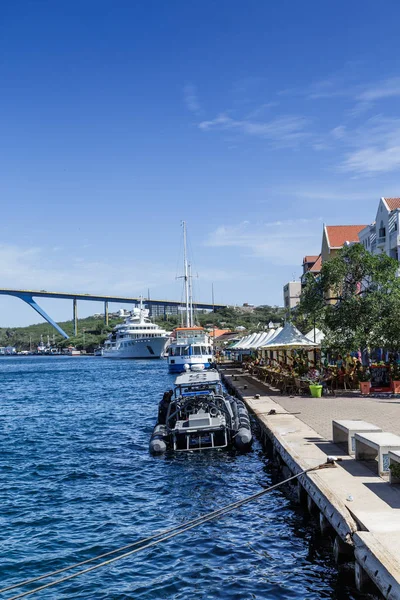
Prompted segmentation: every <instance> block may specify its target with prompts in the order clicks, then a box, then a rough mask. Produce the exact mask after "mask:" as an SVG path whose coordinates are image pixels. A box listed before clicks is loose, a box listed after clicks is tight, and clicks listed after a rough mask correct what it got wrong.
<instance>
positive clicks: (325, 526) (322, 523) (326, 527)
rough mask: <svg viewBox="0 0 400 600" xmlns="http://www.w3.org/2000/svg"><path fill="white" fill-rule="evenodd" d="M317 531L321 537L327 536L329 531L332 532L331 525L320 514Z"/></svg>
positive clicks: (322, 514)
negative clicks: (318, 530)
mask: <svg viewBox="0 0 400 600" xmlns="http://www.w3.org/2000/svg"><path fill="white" fill-rule="evenodd" d="M319 529H320V531H321V534H322V535H325V534H328V533H329V532H330V531H332V525H331V524H330V523H329V521H328V519H327V518H326V516H325V515H324V513H322V512H320V513H319Z"/></svg>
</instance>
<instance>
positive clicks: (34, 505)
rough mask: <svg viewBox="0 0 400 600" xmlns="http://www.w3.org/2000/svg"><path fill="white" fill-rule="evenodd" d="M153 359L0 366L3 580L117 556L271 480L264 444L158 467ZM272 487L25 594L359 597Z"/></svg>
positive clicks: (158, 370) (158, 367)
mask: <svg viewBox="0 0 400 600" xmlns="http://www.w3.org/2000/svg"><path fill="white" fill-rule="evenodd" d="M166 370H167V369H166V364H165V363H164V362H163V361H156V362H151V361H150V362H146V361H140V362H134V361H115V362H114V361H107V360H104V359H101V358H77V357H52V358H46V357H41V358H40V357H21V358H3V359H1V360H0V389H1V402H0V435H1V454H0V507H1V511H0V548H1V558H0V582H1V586H0V587H3V586H5V585H10V584H12V583H15V582H17V581H20V580H21V579H25V578H28V577H34V576H37V575H40V574H42V573H46V572H48V571H51V570H53V569H56V568H61V567H63V566H67V565H69V564H72V563H74V562H78V561H79V560H84V559H85V558H89V557H92V556H94V555H96V554H100V553H103V552H106V551H109V550H111V549H114V548H117V547H119V546H123V545H125V544H128V543H130V542H132V541H135V540H136V539H137V538H140V537H144V536H147V535H148V534H149V532H152V531H154V530H156V529H159V528H164V527H166V526H170V525H174V524H176V523H178V522H181V521H183V520H188V519H191V518H194V517H196V516H198V515H199V514H200V513H205V512H208V511H210V510H212V509H214V508H217V507H219V506H221V505H222V504H226V503H229V502H232V501H234V500H236V499H239V498H241V497H243V496H246V495H249V494H252V493H254V492H256V491H258V490H259V489H260V487H261V486H268V485H269V484H270V483H271V482H272V479H271V471H270V468H269V463H268V456H267V455H266V454H265V453H264V452H263V450H262V448H261V446H260V444H259V443H258V442H256V443H255V446H254V450H253V451H252V452H251V453H249V454H246V455H240V454H236V453H234V452H228V453H223V452H219V453H216V454H210V453H204V454H191V455H184V454H181V455H178V456H172V457H171V456H168V457H166V456H165V457H161V458H154V457H151V456H150V455H149V454H148V442H149V437H150V433H151V431H152V428H153V426H154V423H155V418H156V413H157V402H158V401H159V399H160V398H161V394H162V392H163V391H164V390H165V389H167V388H168V387H170V386H171V383H172V381H173V379H172V376H170V375H168V374H167V372H166ZM313 531H314V530H313V528H312V527H311V524H310V523H309V522H307V520H306V519H305V517H304V514H303V513H302V511H301V510H300V509H299V508H297V507H296V506H294V505H293V504H291V503H290V501H289V500H288V499H287V498H286V497H285V496H284V495H283V493H282V492H281V491H274V492H273V493H271V494H270V495H267V496H265V497H264V498H263V500H261V501H259V502H258V503H254V504H250V505H248V506H246V507H245V508H243V509H241V510H240V511H239V512H236V513H233V514H231V515H230V516H227V517H224V518H223V519H221V520H219V521H217V522H213V523H208V524H206V525H204V526H202V527H200V528H198V529H195V530H192V531H191V532H188V533H187V534H184V535H182V536H180V537H177V538H175V539H173V540H171V541H169V542H164V543H163V544H162V545H160V546H157V547H156V548H153V549H151V550H146V551H144V552H143V553H140V554H138V555H136V556H133V557H130V558H127V559H125V560H122V561H120V562H117V563H115V564H113V565H111V566H108V567H105V568H102V569H100V570H98V571H95V572H93V573H88V574H86V575H83V576H81V577H79V578H77V579H76V580H73V581H71V582H65V583H63V584H61V585H60V586H59V587H57V588H50V589H49V590H46V591H43V592H39V593H38V594H37V595H34V596H33V597H34V598H43V599H46V600H49V599H50V598H51V599H57V598H79V599H81V600H82V599H91V600H93V599H96V600H97V599H102V598H107V599H113V600H117V599H128V598H129V599H131V598H135V599H137V598H138V599H139V598H140V599H144V600H150V599H154V600H155V599H157V600H158V599H174V600H178V599H181V600H186V599H190V600H191V599H193V600H194V599H196V600H200V599H201V600H206V599H207V600H208V599H215V598H221V599H224V600H230V599H238V600H239V599H240V600H247V599H261V598H263V599H269V598H271V599H272V598H274V599H275V598H279V599H299V598H307V599H308V600H313V599H315V600H316V599H319V598H335V599H338V600H339V599H340V600H346V599H348V598H353V597H356V596H355V595H352V594H353V593H352V592H351V591H349V589H348V588H347V586H346V581H345V580H344V579H343V575H339V574H338V572H337V571H336V569H335V568H334V566H333V563H332V562H331V554H330V550H329V549H328V548H324V547H322V546H321V544H319V543H318V540H316V539H315V534H314V533H313ZM15 593H16V592H9V593H8V594H4V596H2V597H4V598H8V597H10V596H11V595H14V594H15Z"/></svg>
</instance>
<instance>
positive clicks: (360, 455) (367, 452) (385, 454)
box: [354, 431, 400, 475]
mask: <svg viewBox="0 0 400 600" xmlns="http://www.w3.org/2000/svg"><path fill="white" fill-rule="evenodd" d="M354 439H355V442H356V460H365V461H376V460H377V461H378V474H379V475H387V474H388V473H389V451H390V450H400V436H398V435H395V434H394V433H388V432H387V431H381V432H378V433H355V434H354Z"/></svg>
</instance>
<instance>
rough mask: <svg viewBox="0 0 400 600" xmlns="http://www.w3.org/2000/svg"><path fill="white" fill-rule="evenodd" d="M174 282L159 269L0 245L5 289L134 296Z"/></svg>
mask: <svg viewBox="0 0 400 600" xmlns="http://www.w3.org/2000/svg"><path fill="white" fill-rule="evenodd" d="M174 278H175V273H173V272H172V270H171V271H170V272H169V271H168V270H167V269H165V268H164V267H163V266H162V265H148V264H144V263H143V262H140V261H139V263H135V265H133V266H132V263H131V261H126V262H122V263H119V264H116V263H115V261H114V262H112V263H109V262H106V261H100V260H99V261H93V260H87V259H86V258H82V257H71V256H70V257H69V262H68V264H65V262H64V261H63V257H62V256H60V255H59V254H58V253H57V255H55V254H53V255H51V254H50V255H49V253H48V251H45V250H44V249H41V248H37V247H33V248H21V247H18V246H14V245H7V244H2V245H0V279H1V281H2V285H3V286H4V287H7V288H14V287H16V288H17V289H24V288H25V289H47V290H71V291H76V292H93V293H95V292H97V293H108V294H110V293H114V294H125V295H135V294H139V293H141V292H143V291H145V290H147V288H148V287H150V288H156V287H159V286H160V285H163V284H164V285H165V284H168V283H169V282H171V281H173V280H174Z"/></svg>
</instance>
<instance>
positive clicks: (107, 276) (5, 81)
mask: <svg viewBox="0 0 400 600" xmlns="http://www.w3.org/2000/svg"><path fill="white" fill-rule="evenodd" d="M399 18H400V5H399V4H398V3H397V2H394V1H392V2H391V1H388V2H386V3H385V4H384V5H379V6H378V4H377V3H376V2H372V1H368V0H363V1H356V0H354V1H353V2H351V3H349V2H344V1H341V0H338V1H336V2H334V3H327V2H321V1H312V0H310V1H309V2H306V3H301V2H297V1H285V0H281V1H280V2H262V1H261V0H260V1H252V0H250V1H248V2H239V1H235V0H234V1H232V0H229V1H224V0H218V2H215V1H212V2H211V1H209V0H203V1H202V2H194V1H190V0H189V1H188V0H175V1H171V2H164V1H161V0H148V1H147V2H131V1H122V0H118V1H116V2H111V1H104V0H103V1H102V0H85V2H76V1H75V0H68V2H67V1H65V0H59V1H58V2H53V1H46V0H34V1H30V2H29V1H27V0H20V1H18V0H17V1H16V2H3V3H2V4H1V6H0V81H1V111H0V132H1V135H0V197H1V208H2V212H1V217H2V218H1V220H0V286H1V287H18V288H31V289H46V290H62V291H79V292H93V293H109V294H124V295H127V294H132V295H138V294H141V293H143V294H145V295H146V294H147V289H148V288H150V293H151V295H152V296H153V297H169V298H172V299H179V298H180V297H181V289H180V283H179V282H177V281H176V279H175V277H176V275H178V274H179V259H180V256H181V246H182V244H181V228H180V221H181V220H182V219H185V220H186V221H187V223H188V233H189V238H190V248H191V254H192V260H193V264H194V271H195V272H196V273H198V275H199V277H198V279H196V280H195V290H196V296H197V298H198V299H199V300H204V301H206V300H208V299H210V297H211V284H212V283H214V288H215V300H216V301H219V302H226V303H229V304H241V303H243V302H253V303H255V304H267V303H269V304H281V303H282V286H283V284H284V283H286V282H287V281H288V280H289V279H292V277H293V276H298V275H299V274H300V270H301V269H300V265H301V262H302V257H303V255H304V254H306V253H307V254H314V253H315V254H317V253H318V252H319V250H320V245H321V235H322V226H323V223H324V222H325V223H327V224H352V223H355V224H357V223H360V224H362V223H368V222H370V221H372V220H373V218H374V215H375V211H376V206H377V204H378V201H379V197H380V196H399V195H400V183H399V169H400V111H399V100H400V69H399V62H398V55H399V41H398V22H399ZM42 304H43V306H44V307H45V308H47V309H48V310H49V311H50V312H51V314H52V316H54V317H55V318H56V319H65V318H68V317H69V316H70V313H71V306H70V303H64V302H63V303H62V302H54V301H53V302H50V301H47V302H45V301H43V302H42ZM97 310H99V307H98V306H96V305H93V306H91V305H90V304H89V303H85V305H84V306H81V307H80V314H82V315H85V314H90V313H93V312H96V311H97ZM0 314H1V319H0V325H3V326H4V325H7V326H11V325H23V324H28V323H32V322H38V321H39V318H38V317H37V316H36V313H34V312H33V311H32V310H31V309H29V307H26V306H25V305H24V304H23V303H22V302H20V301H19V300H16V299H11V298H7V297H0Z"/></svg>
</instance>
